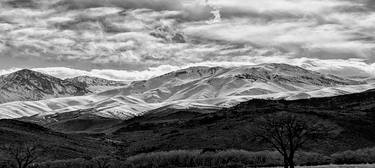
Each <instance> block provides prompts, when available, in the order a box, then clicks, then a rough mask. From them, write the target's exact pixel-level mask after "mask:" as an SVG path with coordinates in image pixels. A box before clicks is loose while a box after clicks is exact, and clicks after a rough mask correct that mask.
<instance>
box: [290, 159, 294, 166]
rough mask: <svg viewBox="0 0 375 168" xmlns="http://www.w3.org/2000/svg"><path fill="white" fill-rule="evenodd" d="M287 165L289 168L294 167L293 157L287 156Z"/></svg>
mask: <svg viewBox="0 0 375 168" xmlns="http://www.w3.org/2000/svg"><path fill="white" fill-rule="evenodd" d="M289 166H290V168H294V159H293V157H290V158H289Z"/></svg>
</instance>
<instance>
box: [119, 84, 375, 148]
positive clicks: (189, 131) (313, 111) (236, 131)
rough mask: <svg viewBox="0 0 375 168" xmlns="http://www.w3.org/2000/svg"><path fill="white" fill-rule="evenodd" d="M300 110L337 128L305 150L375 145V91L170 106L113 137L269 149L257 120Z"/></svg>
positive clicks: (161, 144) (136, 143)
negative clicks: (208, 109) (208, 107)
mask: <svg viewBox="0 0 375 168" xmlns="http://www.w3.org/2000/svg"><path fill="white" fill-rule="evenodd" d="M279 112H287V113H298V114H300V115H302V116H306V118H315V119H317V120H319V121H321V122H322V123H324V124H325V125H328V126H330V127H332V128H334V129H333V130H332V131H331V133H332V136H331V137H330V139H328V140H323V139H322V140H321V141H318V142H312V143H310V144H309V145H308V147H307V148H306V149H305V150H307V151H315V152H319V153H326V154H331V153H335V152H338V151H345V150H350V149H359V148H365V147H373V146H375V90H369V91H367V92H363V93H358V94H351V95H343V96H337V97H328V98H314V99H306V100H295V101H286V100H251V101H248V102H244V103H241V104H239V105H237V106H235V107H232V108H228V109H223V110H219V111H217V112H216V113H208V114H202V112H201V111H200V110H198V109H190V110H174V109H165V111H164V112H163V113H160V112H159V114H157V113H148V114H145V115H143V116H141V117H137V118H134V119H132V120H128V121H124V122H123V123H122V124H120V125H117V126H116V131H115V132H113V135H112V138H115V139H118V140H121V141H123V142H124V145H125V146H126V148H125V150H126V153H129V154H134V153H140V152H150V151H168V150H173V149H204V148H211V149H219V150H220V149H246V150H251V151H253V150H265V149H269V148H268V147H267V146H266V145H264V144H259V143H257V142H255V137H254V136H253V127H252V126H253V121H254V120H255V119H256V118H258V117H260V116H263V115H265V114H272V113H279Z"/></svg>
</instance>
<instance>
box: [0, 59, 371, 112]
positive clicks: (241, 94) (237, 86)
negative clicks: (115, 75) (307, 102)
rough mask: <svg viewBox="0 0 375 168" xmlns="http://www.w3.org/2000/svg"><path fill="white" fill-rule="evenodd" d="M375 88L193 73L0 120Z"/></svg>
mask: <svg viewBox="0 0 375 168" xmlns="http://www.w3.org/2000/svg"><path fill="white" fill-rule="evenodd" d="M373 87H374V86H373V85H372V84H366V83H364V82H358V81H354V80H350V79H344V78H340V77H337V76H333V75H327V74H321V73H317V72H314V71H309V70H306V69H303V68H300V67H296V66H291V65H287V64H262V65H256V66H242V67H233V68H223V67H191V68H187V69H183V70H179V71H175V72H171V73H168V74H165V75H162V76H158V77H155V78H151V79H149V80H144V81H135V82H132V83H130V84H129V85H127V86H124V87H121V88H116V89H112V90H107V91H104V92H100V93H97V94H92V95H87V96H78V97H68V98H58V99H49V100H42V101H37V102H15V103H6V104H2V105H0V111H1V112H2V113H1V114H0V118H2V117H3V118H12V117H22V116H30V115H40V116H45V115H47V114H48V115H51V114H55V113H65V112H72V111H78V112H89V113H93V114H96V115H100V116H104V117H113V118H130V117H133V116H136V115H141V114H143V113H145V112H147V111H150V110H155V109H158V108H162V107H166V106H168V107H178V108H189V107H193V108H207V109H209V108H217V107H228V106H233V105H236V104H238V103H240V102H243V101H247V100H250V99H253V98H267V99H268V98H272V99H281V98H283V99H301V98H310V97H326V96H335V95H341V94H348V93H355V92H362V91H365V90H368V89H370V88H373Z"/></svg>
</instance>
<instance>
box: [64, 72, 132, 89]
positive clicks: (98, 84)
mask: <svg viewBox="0 0 375 168" xmlns="http://www.w3.org/2000/svg"><path fill="white" fill-rule="evenodd" d="M65 81H68V82H71V83H74V84H76V85H80V86H82V87H86V88H88V89H89V90H90V91H92V92H94V93H96V92H100V91H104V90H109V89H113V88H116V87H120V86H125V85H127V83H126V82H123V81H113V80H107V79H102V78H97V77H91V76H78V77H75V78H68V79H65Z"/></svg>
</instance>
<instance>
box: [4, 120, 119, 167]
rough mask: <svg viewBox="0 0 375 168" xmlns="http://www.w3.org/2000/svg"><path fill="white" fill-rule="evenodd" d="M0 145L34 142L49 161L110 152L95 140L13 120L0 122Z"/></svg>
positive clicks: (109, 147) (110, 148) (103, 144)
mask: <svg viewBox="0 0 375 168" xmlns="http://www.w3.org/2000/svg"><path fill="white" fill-rule="evenodd" d="M0 135H1V136H0V145H1V144H10V143H25V142H26V143H30V142H35V143H37V144H39V145H42V146H43V147H44V148H45V150H46V151H45V152H44V156H43V157H46V158H49V159H51V160H54V159H69V158H78V157H86V156H92V157H94V156H97V155H103V154H109V153H110V151H111V150H112V147H111V146H110V145H107V144H105V143H103V142H101V141H99V140H97V139H93V138H88V137H83V136H80V135H69V134H63V133H58V132H55V131H52V130H50V129H47V128H45V127H42V126H39V125H36V124H31V123H27V122H22V121H15V120H0Z"/></svg>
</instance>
